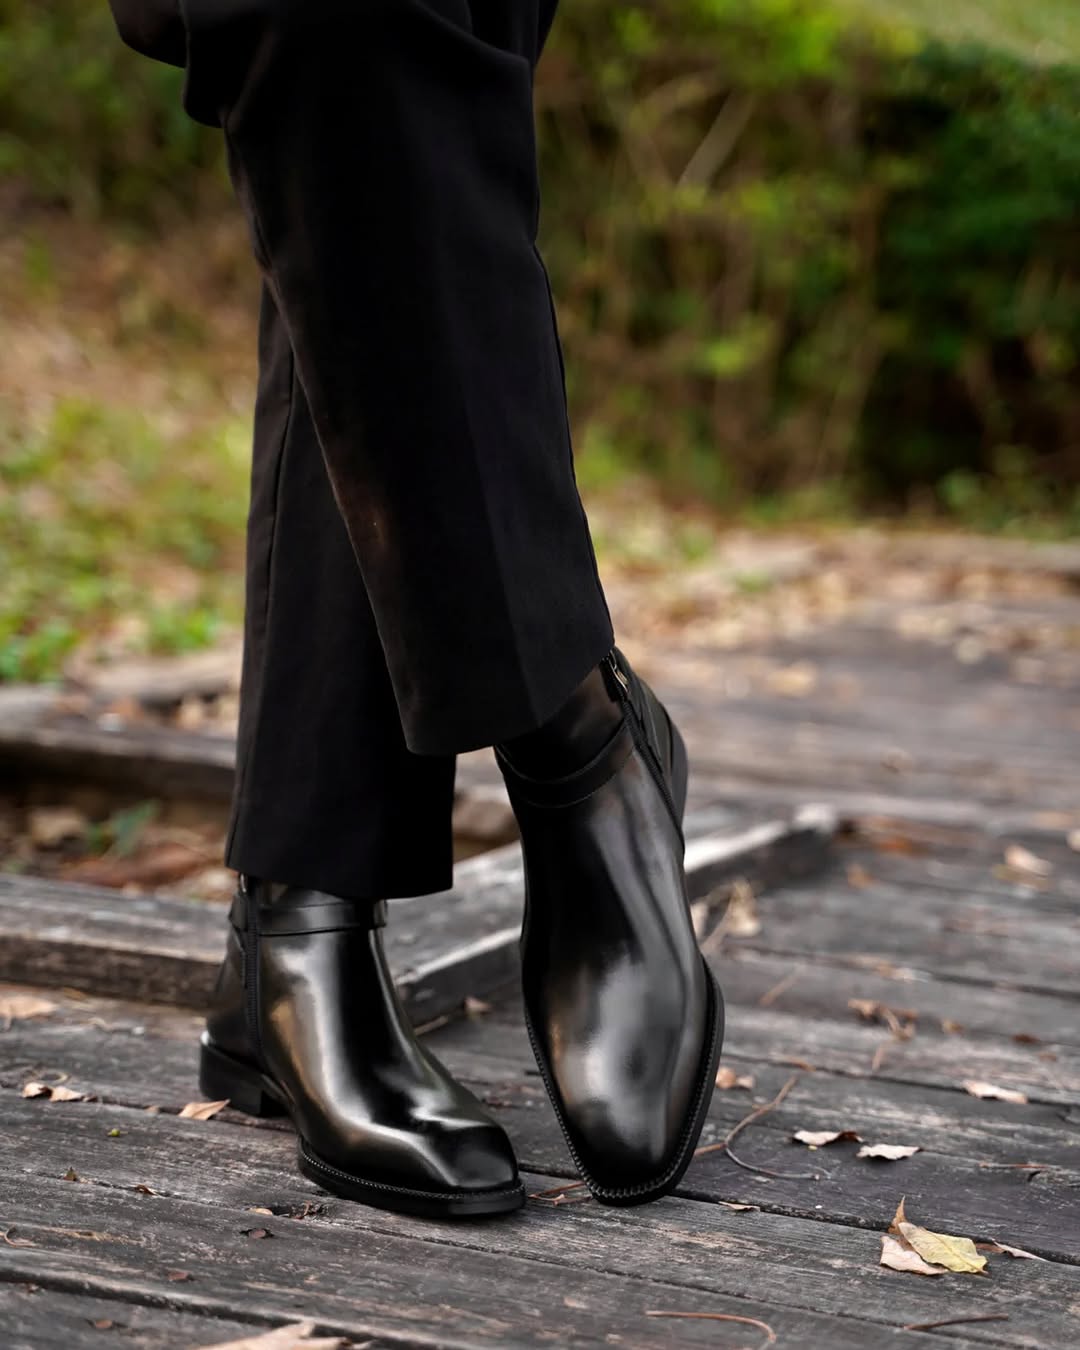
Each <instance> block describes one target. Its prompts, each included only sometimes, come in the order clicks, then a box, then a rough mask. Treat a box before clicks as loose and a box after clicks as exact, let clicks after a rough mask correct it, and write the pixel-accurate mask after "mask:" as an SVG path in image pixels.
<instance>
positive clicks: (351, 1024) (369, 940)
mask: <svg viewBox="0 0 1080 1350" xmlns="http://www.w3.org/2000/svg"><path fill="white" fill-rule="evenodd" d="M229 920H230V925H231V931H230V933H229V939H228V948H227V951H226V956H225V961H224V964H223V965H222V968H221V973H220V975H219V978H218V987H217V992H216V996H215V1000H214V1007H213V1011H212V1012H211V1013H210V1016H209V1017H208V1019H207V1025H206V1031H205V1032H204V1034H203V1037H202V1046H201V1061H200V1074H199V1078H200V1085H201V1088H202V1091H203V1092H204V1093H205V1094H206V1095H207V1097H209V1098H213V1099H215V1100H217V1099H221V1098H228V1100H229V1104H230V1105H231V1106H233V1107H234V1108H236V1109H237V1110H239V1111H246V1112H248V1113H249V1114H250V1115H257V1116H265V1115H281V1114H287V1115H289V1116H290V1117H291V1118H292V1121H293V1124H294V1125H295V1127H296V1132H297V1135H298V1136H299V1138H298V1156H299V1164H300V1170H301V1172H303V1173H304V1175H305V1176H307V1177H310V1178H311V1180H312V1181H315V1182H317V1183H318V1184H319V1185H320V1186H322V1187H324V1188H325V1189H326V1190H328V1191H333V1192H334V1193H335V1194H337V1195H343V1196H346V1197H347V1198H349V1199H350V1200H360V1201H363V1202H364V1203H365V1204H369V1205H375V1206H377V1207H379V1208H380V1209H392V1210H397V1211H400V1212H402V1213H407V1214H421V1215H425V1216H428V1217H432V1218H459V1217H461V1218H465V1217H472V1216H478V1215H485V1214H501V1213H503V1212H504V1211H506V1210H512V1209H517V1208H518V1207H519V1206H520V1205H521V1204H522V1203H523V1202H524V1198H525V1197H524V1190H523V1187H522V1185H521V1182H520V1180H519V1179H518V1174H517V1167H516V1164H515V1162H514V1155H513V1152H512V1151H511V1148H510V1141H509V1140H508V1139H507V1137H506V1135H505V1133H504V1132H503V1130H502V1129H501V1128H500V1127H499V1126H498V1125H496V1124H495V1122H494V1121H493V1120H491V1119H490V1118H489V1117H488V1116H487V1115H485V1114H484V1111H483V1108H482V1107H481V1105H480V1103H479V1102H478V1101H477V1100H476V1098H475V1097H474V1096H473V1095H472V1094H471V1093H470V1092H469V1091H467V1089H465V1088H463V1087H462V1086H461V1085H460V1084H459V1083H456V1082H455V1081H454V1079H453V1078H451V1077H450V1075H449V1074H448V1073H447V1072H446V1070H445V1069H444V1068H443V1067H442V1065H441V1064H439V1062H438V1061H437V1060H436V1059H435V1058H434V1056H432V1055H430V1054H429V1053H428V1052H427V1050H426V1049H425V1048H424V1046H423V1045H422V1044H421V1043H420V1041H419V1040H417V1038H416V1036H415V1034H414V1033H413V1030H412V1027H411V1026H410V1025H409V1021H408V1018H407V1016H406V1014H405V1012H404V1009H403V1008H402V1006H401V1003H400V1000H399V999H398V996H397V993H396V991H395V989H394V985H393V981H392V979H391V977H390V972H389V969H388V968H387V964H386V958H385V956H384V954H383V947H382V935H381V931H380V930H381V929H382V927H383V926H384V924H385V922H386V905H385V903H384V902H371V901H366V900H358V901H353V900H342V899H339V898H338V897H336V896H332V895H327V894H325V893H323V892H321V891H313V890H307V889H305V888H303V887H298V886H285V885H280V884H275V883H271V882H263V881H255V880H251V879H247V880H245V879H244V878H241V883H240V890H239V891H238V893H237V896H236V899H235V900H234V902H233V907H232V910H231V912H230V915H229Z"/></svg>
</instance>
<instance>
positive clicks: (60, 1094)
mask: <svg viewBox="0 0 1080 1350" xmlns="http://www.w3.org/2000/svg"><path fill="white" fill-rule="evenodd" d="M49 1100H50V1101H52V1102H84V1101H86V1093H85V1092H76V1091H75V1090H74V1089H73V1088H69V1087H64V1086H63V1085H60V1086H58V1087H54V1088H52V1089H51V1090H50V1092H49Z"/></svg>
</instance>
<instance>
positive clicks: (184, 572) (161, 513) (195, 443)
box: [0, 402, 247, 680]
mask: <svg viewBox="0 0 1080 1350" xmlns="http://www.w3.org/2000/svg"><path fill="white" fill-rule="evenodd" d="M241 434H242V433H241V432H240V431H239V430H238V429H237V428H234V427H233V426H232V425H229V426H226V427H224V428H222V429H220V430H219V431H217V432H215V433H203V434H200V435H199V436H197V437H196V436H194V435H188V436H186V437H184V438H183V439H181V440H176V439H170V438H167V437H166V436H165V435H163V434H162V433H161V432H160V431H158V430H156V429H155V428H154V427H153V426H152V425H151V424H150V423H149V422H148V421H147V420H146V419H145V418H144V417H142V416H140V415H137V414H131V413H126V412H122V411H119V410H116V409H108V408H103V407H98V406H96V405H92V404H87V403H83V402H66V403H61V404H59V405H58V406H57V407H56V408H55V409H54V410H53V411H52V413H51V415H50V416H49V417H48V418H47V419H46V420H45V422H44V425H42V426H40V427H26V426H15V425H13V426H7V427H4V428H2V444H3V446H4V451H3V455H2V456H0V679H9V680H14V679H43V678H48V677H49V676H51V675H53V674H54V673H56V671H58V670H59V668H60V667H61V665H62V663H63V660H64V658H65V657H66V656H67V655H68V654H69V653H70V652H71V651H72V649H73V648H74V647H75V646H76V645H77V643H78V642H80V641H81V640H82V639H83V638H85V637H86V635H87V630H88V629H89V630H91V631H93V630H103V631H105V630H109V629H110V628H111V626H112V625H114V624H117V623H120V622H121V621H122V624H123V629H124V632H125V634H126V642H127V646H128V647H129V648H131V649H133V650H151V651H178V650H185V649H188V648H191V647H194V646H201V645H204V644H205V643H206V642H207V641H208V640H209V639H211V638H212V637H213V635H214V631H215V626H216V625H217V624H218V623H219V622H220V620H221V618H222V617H223V616H225V617H230V618H235V617H236V615H237V612H238V609H239V594H238V589H239V578H238V575H237V568H236V560H237V553H238V549H239V544H240V540H241V539H242V534H243V522H244V514H245V510H246V504H247V468H246V464H245V458H246V451H247V446H246V436H244V439H243V440H242V439H241Z"/></svg>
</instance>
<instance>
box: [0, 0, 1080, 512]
mask: <svg viewBox="0 0 1080 1350" xmlns="http://www.w3.org/2000/svg"><path fill="white" fill-rule="evenodd" d="M867 15H871V16H873V17H872V21H870V20H868V19H867V17H866V16H867ZM913 19H914V20H916V21H918V22H919V23H920V24H922V25H923V28H917V27H916V26H914V24H913V23H912V22H910V21H911V20H913ZM926 26H929V27H931V28H937V29H939V30H940V31H941V32H942V33H943V34H944V35H945V36H946V37H948V38H949V39H950V40H949V42H948V43H947V44H946V43H942V42H939V41H937V40H934V39H932V38H928V37H927V36H926V34H925V31H924V29H925V27H926ZM965 32H974V33H976V34H977V35H978V36H980V37H981V38H982V39H983V40H984V41H989V42H992V43H995V44H997V45H998V47H999V48H1000V50H997V51H993V50H991V49H990V48H988V47H981V48H980V47H975V46H971V45H967V46H963V45H956V42H955V40H954V39H955V38H956V36H957V34H963V33H965ZM1078 55H1080V10H1077V9H1076V7H1075V0H1046V2H1045V3H1044V4H1043V5H1041V6H1035V5H1032V4H1031V3H1030V2H1028V3H1024V4H1021V0H955V2H954V3H953V4H951V5H943V4H941V3H940V0H873V3H872V4H868V3H863V0H650V3H648V4H644V3H638V4H634V3H628V4H623V5H612V4H610V3H607V0H577V2H576V3H573V4H571V3H566V4H564V6H563V9H562V13H561V16H560V18H559V21H558V22H557V24H556V27H555V32H554V34H553V37H552V41H551V44H550V47H549V51H548V53H547V55H546V57H545V60H544V62H543V63H542V65H541V68H540V76H539V81H538V103H539V109H540V113H539V118H540V152H541V158H542V166H543V176H544V185H545V209H544V221H543V242H544V246H545V252H546V256H547V259H548V263H549V267H550V270H551V272H552V276H553V282H554V286H555V290H556V292H557V294H558V297H559V306H560V316H561V321H562V328H563V336H564V341H565V344H566V348H567V357H568V368H569V378H570V394H571V400H572V404H573V410H574V414H575V423H576V425H577V427H578V429H579V434H578V440H579V443H580V445H581V446H582V447H583V452H582V469H583V473H584V474H585V475H586V477H590V476H591V477H592V478H594V479H598V480H599V479H603V478H606V477H610V474H611V470H612V465H613V464H615V463H616V462H617V463H619V464H623V465H629V466H631V467H635V468H643V469H645V470H648V471H649V472H652V473H654V474H655V475H656V476H657V477H658V478H659V479H660V480H661V481H662V482H664V483H665V484H666V485H667V486H668V488H669V489H670V490H671V491H673V492H677V493H684V494H694V495H698V496H704V497H706V498H708V499H710V500H712V501H714V502H717V503H719V504H721V505H724V506H736V505H739V504H741V503H743V502H745V501H747V500H753V501H757V502H759V503H761V504H764V506H763V509H764V510H765V512H766V513H767V514H768V513H776V512H779V514H781V515H782V514H783V507H782V506H781V505H779V504H780V503H782V502H783V499H784V498H785V497H786V496H790V497H791V498H792V499H793V500H794V501H797V502H799V503H802V504H804V505H800V507H799V510H802V509H804V506H805V509H809V504H810V503H812V502H813V501H817V500H824V499H825V498H827V499H828V500H829V501H830V502H840V501H844V502H852V503H854V504H855V507H856V509H857V508H858V506H859V505H860V504H864V505H871V506H878V505H882V504H886V505H898V506H903V505H912V504H917V503H925V502H926V501H935V502H937V503H938V505H939V506H940V508H941V509H943V510H945V511H948V512H952V513H957V512H960V513H961V514H963V511H964V510H967V509H969V508H970V507H971V503H972V502H973V501H974V500H975V499H976V497H977V499H978V501H979V502H980V503H981V506H980V507H979V512H980V514H981V515H982V516H984V517H985V516H987V513H988V508H987V502H988V501H989V500H991V499H992V498H993V496H994V492H995V490H996V487H997V486H1000V487H1001V489H1002V490H1003V491H1007V495H1008V499H1009V500H1010V501H1016V500H1017V478H1016V475H1015V474H1014V475H1012V477H1009V476H1007V475H1006V476H1004V477H1003V475H1002V473H1001V467H1000V466H1001V464H1002V463H1003V462H1004V460H1003V457H1004V458H1006V459H1007V458H1008V457H1009V456H1012V459H1011V460H1010V462H1013V463H1020V464H1022V465H1024V466H1025V467H1024V470H1023V474H1022V475H1021V476H1022V477H1026V478H1030V480H1031V481H1032V483H1038V484H1040V485H1041V486H1040V487H1039V489H1038V491H1037V492H1034V493H1031V494H1027V495H1026V496H1025V495H1024V494H1020V496H1021V497H1023V500H1024V502H1025V503H1026V505H1025V507H1024V510H1023V512H1021V515H1022V516H1023V518H1024V520H1030V519H1032V515H1031V513H1032V512H1034V513H1035V515H1040V514H1041V513H1042V511H1043V509H1044V506H1045V507H1047V509H1049V510H1051V512H1053V510H1054V509H1055V507H1057V508H1062V509H1066V511H1069V510H1073V511H1076V510H1080V506H1073V505H1070V504H1069V503H1070V502H1075V501H1076V498H1077V492H1078V486H1080V380H1078V375H1080V369H1078V367H1080V275H1078V261H1077V260H1078V257H1080V251H1078V247H1077V245H1078V242H1080V241H1078V233H1080V226H1078V224H1077V222H1078V221H1080V70H1078V64H1080V63H1075V64H1073V65H1069V64H1065V63H1064V62H1062V63H1061V64H1058V65H1052V64H1047V63H1046V61H1047V59H1048V58H1049V59H1059V58H1064V57H1065V56H1070V57H1072V58H1074V59H1075V58H1076V57H1077V56H1078ZM180 82H181V75H180V73H179V72H176V71H172V70H169V69H167V68H166V67H163V66H158V65H155V64H154V63H152V62H149V61H146V60H144V59H142V58H139V57H137V56H136V55H135V54H133V53H130V52H128V51H127V50H126V49H125V48H123V47H122V45H121V44H120V42H119V40H118V39H117V37H116V35H115V33H114V31H113V30H112V25H111V21H110V18H109V15H108V12H107V9H106V7H105V5H104V4H103V3H96V4H94V5H89V6H88V5H86V4H85V3H84V0H52V2H51V3H50V5H49V6H48V7H46V6H44V5H29V6H28V5H27V4H26V3H25V0H0V126H2V127H4V128H5V129H6V130H5V131H4V132H3V133H2V135H0V169H3V170H5V171H6V172H7V173H8V174H12V173H13V174H15V175H16V176H18V177H19V178H20V179H21V180H22V182H23V183H24V185H25V190H26V191H27V192H29V193H31V194H33V195H36V196H37V197H38V198H39V199H43V200H46V201H49V202H53V203H56V204H58V205H60V206H62V207H65V208H68V209H78V210H80V211H83V212H96V213H98V214H100V215H102V216H104V217H108V218H111V219H121V220H124V221H127V220H131V219H136V220H138V221H140V222H146V221H150V220H153V219H154V218H155V217H157V218H162V217H163V216H166V215H167V214H168V212H170V211H176V210H179V209H187V210H191V211H195V212H198V211H199V210H201V209H203V207H204V206H205V205H206V204H207V203H208V202H214V203H217V202H219V201H220V198H221V196H222V194H223V193H224V191H225V187H224V175H223V172H222V166H221V147H220V143H219V138H218V137H216V136H215V134H214V133H212V132H208V131H206V130H205V129H203V128H198V127H196V126H194V125H193V124H192V123H190V122H189V121H188V120H187V119H186V117H185V116H184V114H183V112H182V111H181V108H180ZM239 238H241V233H240V231H239V229H238V239H239ZM590 447H601V448H602V449H601V450H600V451H599V453H602V455H603V456H604V458H603V461H602V462H598V463H597V465H596V466H595V467H596V471H595V473H591V474H590V471H589V469H588V467H587V461H588V456H589V454H590ZM963 484H967V485H968V487H967V488H965V487H963V486H959V487H958V485H963ZM972 484H974V485H977V487H978V492H977V493H976V494H975V495H974V496H973V494H972V492H971V491H969V490H968V489H969V488H970V487H971V485H972ZM815 485H816V486H815ZM962 503H967V506H962ZM1039 503H1041V504H1042V505H1039ZM989 514H990V515H993V513H992V512H990V513H989ZM1006 515H1007V516H1008V515H1009V513H1008V512H1006ZM1011 518H1012V517H1011V516H1010V517H1009V519H1011ZM1074 518H1075V517H1074ZM1004 523H1005V524H1008V520H1005V522H1004Z"/></svg>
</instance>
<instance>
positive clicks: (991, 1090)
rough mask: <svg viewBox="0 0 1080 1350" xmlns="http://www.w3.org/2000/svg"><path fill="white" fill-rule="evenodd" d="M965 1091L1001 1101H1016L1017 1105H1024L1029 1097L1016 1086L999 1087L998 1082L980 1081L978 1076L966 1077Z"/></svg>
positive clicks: (975, 1095) (974, 1095)
mask: <svg viewBox="0 0 1080 1350" xmlns="http://www.w3.org/2000/svg"><path fill="white" fill-rule="evenodd" d="M963 1086H964V1091H965V1092H970V1093H971V1095H972V1096H973V1097H990V1098H993V1099H994V1100H995V1101H999V1102H1015V1103H1016V1105H1017V1106H1023V1105H1024V1104H1025V1103H1026V1102H1027V1097H1026V1096H1025V1094H1024V1093H1023V1092H1018V1091H1017V1090H1016V1088H1003V1087H998V1086H997V1084H996V1083H980V1082H979V1081H978V1079H976V1078H965V1079H964V1084H963Z"/></svg>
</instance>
